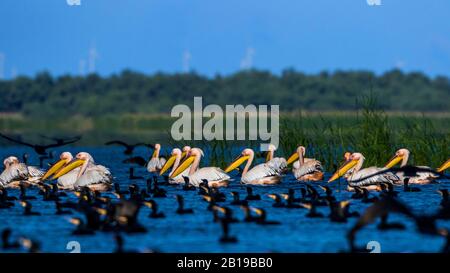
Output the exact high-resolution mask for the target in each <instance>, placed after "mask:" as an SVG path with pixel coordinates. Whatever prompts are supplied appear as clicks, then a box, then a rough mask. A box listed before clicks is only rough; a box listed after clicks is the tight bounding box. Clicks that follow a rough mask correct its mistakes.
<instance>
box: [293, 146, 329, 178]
mask: <svg viewBox="0 0 450 273" xmlns="http://www.w3.org/2000/svg"><path fill="white" fill-rule="evenodd" d="M305 154H306V148H305V147H304V146H298V148H297V150H296V152H295V153H293V154H292V155H291V156H290V157H289V158H288V160H287V164H288V165H290V164H291V163H293V165H292V173H293V174H294V176H295V178H296V179H297V180H299V181H321V180H323V168H322V163H320V161H318V160H316V159H314V158H305ZM297 159H298V160H297ZM296 160H297V161H296Z"/></svg>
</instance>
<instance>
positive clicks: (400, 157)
mask: <svg viewBox="0 0 450 273" xmlns="http://www.w3.org/2000/svg"><path fill="white" fill-rule="evenodd" d="M409 154H410V152H409V150H408V149H405V148H403V149H399V150H398V151H397V152H395V155H394V156H393V157H392V158H391V159H390V160H389V162H388V163H386V166H385V168H388V169H389V168H392V167H394V166H395V165H397V164H398V163H399V162H401V164H400V167H404V166H406V164H408V159H409ZM416 167H418V168H421V169H430V171H431V170H432V169H431V168H430V167H427V166H416ZM396 174H397V176H398V177H400V179H401V181H403V178H405V177H406V176H405V174H404V172H396ZM436 178H438V176H437V175H436V174H435V173H433V172H427V171H423V172H416V176H412V177H409V184H428V183H431V182H433V181H434V180H435V179H436Z"/></svg>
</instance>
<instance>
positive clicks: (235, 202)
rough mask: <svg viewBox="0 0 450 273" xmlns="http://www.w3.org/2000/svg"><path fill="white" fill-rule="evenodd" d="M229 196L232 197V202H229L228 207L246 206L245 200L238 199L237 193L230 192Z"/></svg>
mask: <svg viewBox="0 0 450 273" xmlns="http://www.w3.org/2000/svg"><path fill="white" fill-rule="evenodd" d="M230 194H231V196H233V201H231V203H230V205H234V206H242V205H244V206H246V205H248V201H247V200H241V199H240V198H239V192H237V191H232V192H230Z"/></svg>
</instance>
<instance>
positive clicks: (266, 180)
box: [241, 163, 281, 185]
mask: <svg viewBox="0 0 450 273" xmlns="http://www.w3.org/2000/svg"><path fill="white" fill-rule="evenodd" d="M280 180H281V177H280V173H279V172H278V170H277V169H275V168H273V167H272V166H271V165H270V164H267V163H261V164H258V165H256V166H254V167H253V168H251V169H250V170H249V171H247V172H246V173H244V174H243V175H242V177H241V183H242V184H254V185H261V184H274V183H278V182H280Z"/></svg>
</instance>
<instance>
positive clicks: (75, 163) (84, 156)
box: [52, 152, 94, 179]
mask: <svg viewBox="0 0 450 273" xmlns="http://www.w3.org/2000/svg"><path fill="white" fill-rule="evenodd" d="M87 163H94V158H93V157H92V156H91V155H90V154H89V153H86V152H81V153H78V154H77V155H76V156H75V159H73V160H71V161H70V162H69V163H67V164H66V165H64V167H63V168H61V169H60V170H59V171H58V172H57V173H55V175H53V177H52V178H53V179H56V178H58V177H61V176H63V175H65V174H66V173H68V172H70V171H71V170H73V169H75V168H77V167H80V166H82V165H83V166H84V167H86V165H87ZM84 170H85V168H83V169H82V171H80V173H79V174H81V173H82V172H83V171H84Z"/></svg>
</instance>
